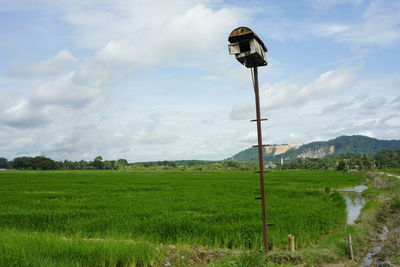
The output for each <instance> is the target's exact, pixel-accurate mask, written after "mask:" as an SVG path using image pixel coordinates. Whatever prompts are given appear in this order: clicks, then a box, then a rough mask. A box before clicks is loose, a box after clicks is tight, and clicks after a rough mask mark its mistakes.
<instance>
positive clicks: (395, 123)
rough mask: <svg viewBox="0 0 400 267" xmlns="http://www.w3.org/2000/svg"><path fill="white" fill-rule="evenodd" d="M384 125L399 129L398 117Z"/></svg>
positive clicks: (399, 119)
mask: <svg viewBox="0 0 400 267" xmlns="http://www.w3.org/2000/svg"><path fill="white" fill-rule="evenodd" d="M385 123H386V124H387V125H389V126H392V127H400V117H393V118H390V119H388V120H387V121H385Z"/></svg>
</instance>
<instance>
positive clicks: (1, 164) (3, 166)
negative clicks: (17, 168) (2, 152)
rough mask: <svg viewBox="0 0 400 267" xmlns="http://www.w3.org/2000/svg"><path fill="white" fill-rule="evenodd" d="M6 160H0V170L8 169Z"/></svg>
mask: <svg viewBox="0 0 400 267" xmlns="http://www.w3.org/2000/svg"><path fill="white" fill-rule="evenodd" d="M8 168H9V166H8V160H7V159H6V158H0V169H8Z"/></svg>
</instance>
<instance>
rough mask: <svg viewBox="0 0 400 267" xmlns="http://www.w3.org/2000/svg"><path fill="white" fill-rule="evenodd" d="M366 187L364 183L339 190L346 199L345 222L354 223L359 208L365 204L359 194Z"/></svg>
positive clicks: (359, 211) (359, 210)
mask: <svg viewBox="0 0 400 267" xmlns="http://www.w3.org/2000/svg"><path fill="white" fill-rule="evenodd" d="M367 188H368V187H367V186H365V185H359V186H354V187H348V188H344V189H340V190H339V191H340V193H341V194H342V196H343V198H344V200H345V201H346V210H347V224H354V222H355V221H356V219H357V218H358V215H360V213H361V209H362V207H363V206H364V204H365V200H364V199H363V198H362V196H361V194H362V192H363V191H364V190H366V189H367Z"/></svg>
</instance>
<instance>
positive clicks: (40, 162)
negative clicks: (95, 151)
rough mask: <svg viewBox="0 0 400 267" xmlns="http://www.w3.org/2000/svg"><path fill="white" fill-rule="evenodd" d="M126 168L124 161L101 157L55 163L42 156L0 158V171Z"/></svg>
mask: <svg viewBox="0 0 400 267" xmlns="http://www.w3.org/2000/svg"><path fill="white" fill-rule="evenodd" d="M126 166H128V161H127V160H126V159H118V160H103V158H102V157H101V156H98V157H96V158H94V159H93V161H85V160H80V161H70V160H64V161H55V160H53V159H51V158H47V157H44V156H37V157H17V158H14V159H13V160H12V161H8V160H7V159H6V158H0V169H17V170H117V169H123V168H124V167H126Z"/></svg>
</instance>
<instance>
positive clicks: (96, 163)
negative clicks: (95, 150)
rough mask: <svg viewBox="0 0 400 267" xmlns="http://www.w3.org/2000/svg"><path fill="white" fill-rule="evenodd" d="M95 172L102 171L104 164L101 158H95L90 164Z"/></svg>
mask: <svg viewBox="0 0 400 267" xmlns="http://www.w3.org/2000/svg"><path fill="white" fill-rule="evenodd" d="M90 165H91V166H92V167H93V168H94V169H96V170H102V169H104V162H103V158H102V156H97V157H96V158H95V159H94V160H93V161H92V162H91V164H90Z"/></svg>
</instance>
